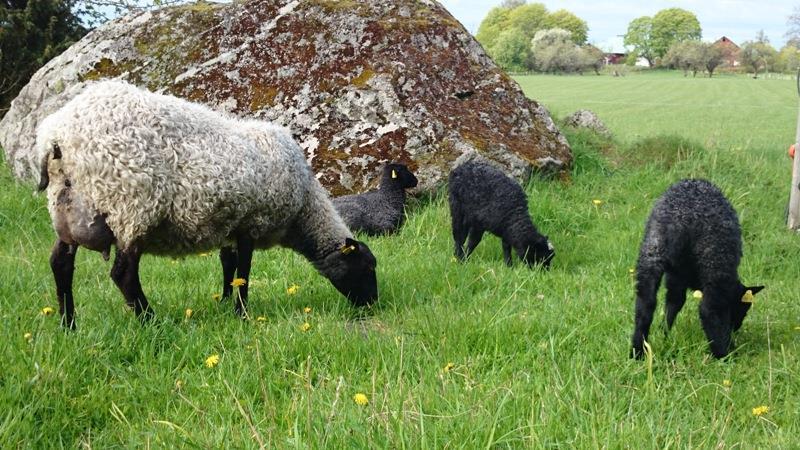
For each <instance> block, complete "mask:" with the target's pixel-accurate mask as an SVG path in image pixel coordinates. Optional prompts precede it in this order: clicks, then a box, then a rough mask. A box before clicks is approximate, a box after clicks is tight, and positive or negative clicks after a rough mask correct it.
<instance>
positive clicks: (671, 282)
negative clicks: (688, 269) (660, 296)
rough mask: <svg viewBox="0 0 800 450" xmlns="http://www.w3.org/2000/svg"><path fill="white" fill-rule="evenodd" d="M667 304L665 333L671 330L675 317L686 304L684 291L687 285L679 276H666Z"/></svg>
mask: <svg viewBox="0 0 800 450" xmlns="http://www.w3.org/2000/svg"><path fill="white" fill-rule="evenodd" d="M666 278H667V280H666V285H667V302H666V305H665V308H664V309H665V313H664V314H665V316H666V329H665V330H664V331H665V332H668V331H669V330H671V329H672V324H674V323H675V316H677V315H678V313H679V312H680V311H681V309H682V308H683V305H684V304H685V303H686V289H687V288H688V285H687V284H686V281H684V279H683V278H682V277H680V276H677V275H673V274H669V273H668V274H667V277H666Z"/></svg>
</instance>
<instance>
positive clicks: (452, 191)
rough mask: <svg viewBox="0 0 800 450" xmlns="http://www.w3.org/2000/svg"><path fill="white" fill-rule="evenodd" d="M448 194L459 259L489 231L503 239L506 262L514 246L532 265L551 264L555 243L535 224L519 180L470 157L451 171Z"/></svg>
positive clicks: (468, 252)
mask: <svg viewBox="0 0 800 450" xmlns="http://www.w3.org/2000/svg"><path fill="white" fill-rule="evenodd" d="M448 194H449V195H448V200H449V202H450V215H451V218H452V224H453V240H454V241H455V253H456V257H457V258H458V259H459V260H460V261H463V260H464V258H466V257H468V256H469V255H470V254H471V253H472V251H473V250H475V247H477V246H478V244H479V243H480V241H481V238H482V237H483V233H484V232H486V231H488V232H490V233H492V234H494V235H496V236H498V237H499V238H500V239H502V240H503V256H504V259H505V262H506V264H507V265H509V266H510V265H511V263H512V261H511V249H512V248H513V249H514V250H515V251H516V253H517V255H518V256H519V258H520V259H521V260H522V261H524V262H525V263H526V264H527V265H528V266H529V267H530V266H532V265H534V264H541V265H543V266H544V267H545V268H549V267H550V261H552V259H553V256H555V251H554V249H553V245H552V244H550V241H549V240H548V239H547V236H544V235H542V234H539V231H538V230H537V229H536V227H535V226H534V225H533V222H532V221H531V217H530V214H529V213H528V200H527V198H526V197H525V192H523V190H522V187H521V186H520V185H519V184H518V183H517V182H516V181H514V180H513V179H511V178H509V177H508V176H506V175H505V174H504V173H503V172H501V171H500V170H499V169H497V168H495V167H494V166H492V165H490V164H488V163H486V162H483V161H476V160H470V161H467V162H464V163H462V164H461V165H459V166H458V167H456V168H455V169H453V171H452V172H450V180H449V183H448ZM467 236H469V241H468V242H467V250H466V252H464V248H463V246H464V240H465V239H467Z"/></svg>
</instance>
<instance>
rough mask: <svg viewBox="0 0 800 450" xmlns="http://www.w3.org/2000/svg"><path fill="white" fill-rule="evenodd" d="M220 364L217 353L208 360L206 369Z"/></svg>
mask: <svg viewBox="0 0 800 450" xmlns="http://www.w3.org/2000/svg"><path fill="white" fill-rule="evenodd" d="M217 364H219V355H217V354H216V353H215V354H213V355H211V356H209V357H208V358H206V367H208V368H209V369H210V368H212V367H215V366H216V365H217Z"/></svg>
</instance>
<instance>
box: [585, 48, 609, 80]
mask: <svg viewBox="0 0 800 450" xmlns="http://www.w3.org/2000/svg"><path fill="white" fill-rule="evenodd" d="M582 49H583V53H584V55H585V66H586V67H587V68H592V69H594V73H595V74H597V75H600V69H602V68H603V66H604V65H605V63H606V54H605V52H603V51H602V50H600V49H599V48H597V47H595V46H594V45H591V44H586V45H584V46H583V47H582Z"/></svg>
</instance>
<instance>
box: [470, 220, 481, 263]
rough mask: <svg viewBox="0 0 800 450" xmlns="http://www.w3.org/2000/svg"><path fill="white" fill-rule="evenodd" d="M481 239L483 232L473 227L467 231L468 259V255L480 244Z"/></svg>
mask: <svg viewBox="0 0 800 450" xmlns="http://www.w3.org/2000/svg"><path fill="white" fill-rule="evenodd" d="M481 239H483V230H480V229H478V228H475V227H473V228H470V229H469V239H468V240H467V258H469V255H471V254H472V252H473V251H475V247H477V246H478V244H480V243H481Z"/></svg>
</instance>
